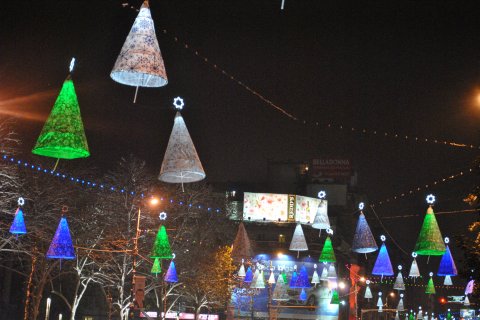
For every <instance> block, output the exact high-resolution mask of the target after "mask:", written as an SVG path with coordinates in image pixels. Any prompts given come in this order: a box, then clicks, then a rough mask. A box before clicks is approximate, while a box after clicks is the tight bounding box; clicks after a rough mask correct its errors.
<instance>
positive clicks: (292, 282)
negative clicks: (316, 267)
mask: <svg viewBox="0 0 480 320" xmlns="http://www.w3.org/2000/svg"><path fill="white" fill-rule="evenodd" d="M295 267H296V266H295ZM297 283H298V273H297V269H296V268H295V270H294V271H293V273H292V277H291V278H290V283H289V287H290V289H296V288H298V287H297Z"/></svg>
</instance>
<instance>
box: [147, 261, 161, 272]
mask: <svg viewBox="0 0 480 320" xmlns="http://www.w3.org/2000/svg"><path fill="white" fill-rule="evenodd" d="M150 273H153V274H159V273H162V266H161V265H160V259H158V258H155V259H154V260H153V266H152V270H150Z"/></svg>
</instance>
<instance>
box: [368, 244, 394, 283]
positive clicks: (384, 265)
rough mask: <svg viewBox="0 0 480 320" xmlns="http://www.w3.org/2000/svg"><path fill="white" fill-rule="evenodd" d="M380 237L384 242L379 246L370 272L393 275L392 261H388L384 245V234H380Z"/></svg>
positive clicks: (388, 257)
mask: <svg viewBox="0 0 480 320" xmlns="http://www.w3.org/2000/svg"><path fill="white" fill-rule="evenodd" d="M381 239H382V241H383V242H384V243H382V246H381V247H380V251H379V252H378V256H377V260H376V261H375V265H374V266H373V270H372V274H374V275H379V276H382V277H383V276H393V275H394V273H393V268H392V263H391V261H390V256H389V255H388V251H387V247H386V246H385V236H381Z"/></svg>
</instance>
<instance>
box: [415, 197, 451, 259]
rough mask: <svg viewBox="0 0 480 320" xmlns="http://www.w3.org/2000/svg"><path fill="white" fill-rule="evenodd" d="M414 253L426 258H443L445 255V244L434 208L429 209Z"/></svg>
mask: <svg viewBox="0 0 480 320" xmlns="http://www.w3.org/2000/svg"><path fill="white" fill-rule="evenodd" d="M414 251H415V252H416V253H417V254H418V255H424V256H441V255H443V254H444V253H445V244H444V243H443V237H442V234H441V232H440V228H439V227H438V223H437V219H436V218H435V213H434V212H433V208H432V206H430V207H428V209H427V214H426V215H425V219H424V220H423V225H422V229H421V230H420V234H419V235H418V239H417V243H416V244H415V250H414Z"/></svg>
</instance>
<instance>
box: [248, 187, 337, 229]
mask: <svg viewBox="0 0 480 320" xmlns="http://www.w3.org/2000/svg"><path fill="white" fill-rule="evenodd" d="M327 211H328V210H327V201H326V200H322V199H317V198H311V197H305V196H297V195H292V194H275V193H251V192H245V193H244V199H243V220H247V221H266V222H278V221H282V222H285V221H288V222H300V223H313V221H314V219H315V215H316V214H322V215H325V217H327V214H328V212H327Z"/></svg>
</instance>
